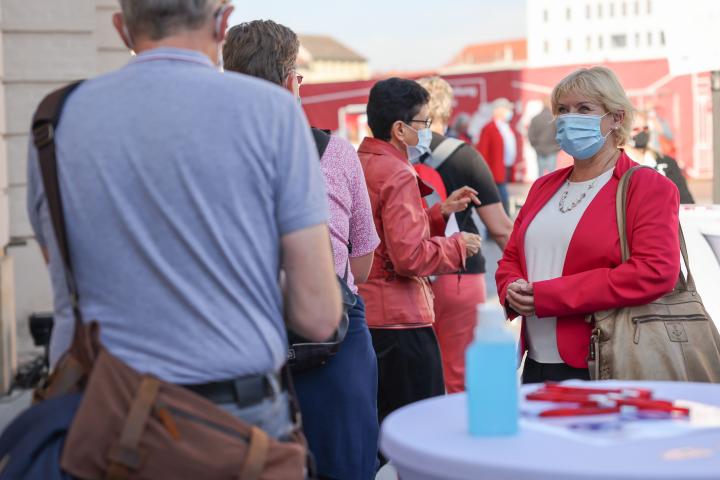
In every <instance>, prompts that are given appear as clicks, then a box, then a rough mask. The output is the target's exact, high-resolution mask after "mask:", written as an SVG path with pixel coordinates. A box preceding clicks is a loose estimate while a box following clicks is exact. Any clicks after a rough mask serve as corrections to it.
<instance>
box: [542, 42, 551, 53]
mask: <svg viewBox="0 0 720 480" xmlns="http://www.w3.org/2000/svg"><path fill="white" fill-rule="evenodd" d="M543 51H544V52H545V53H550V42H548V41H547V40H545V41H544V42H543Z"/></svg>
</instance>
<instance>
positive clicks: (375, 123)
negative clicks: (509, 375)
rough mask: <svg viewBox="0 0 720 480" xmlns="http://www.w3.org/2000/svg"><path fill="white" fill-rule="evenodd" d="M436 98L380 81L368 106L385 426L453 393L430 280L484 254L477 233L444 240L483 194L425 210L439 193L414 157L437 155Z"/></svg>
mask: <svg viewBox="0 0 720 480" xmlns="http://www.w3.org/2000/svg"><path fill="white" fill-rule="evenodd" d="M428 100H429V95H428V92H427V91H426V90H425V89H424V88H422V87H421V86H420V85H419V84H418V83H417V82H415V81H413V80H404V79H400V78H390V79H388V80H383V81H380V82H378V83H376V84H375V86H374V87H373V88H372V90H371V91H370V99H369V101H368V105H367V116H368V125H369V126H370V129H371V130H372V133H373V138H369V137H368V138H365V139H364V140H363V142H362V144H361V145H360V148H359V151H358V153H359V155H360V161H361V163H362V166H363V170H364V172H365V181H366V182H367V186H368V191H369V193H370V203H371V204H372V211H373V216H374V218H375V228H376V229H377V231H378V233H379V235H380V239H381V241H380V246H379V247H378V248H377V249H376V250H375V257H374V261H373V266H372V270H371V271H370V276H369V277H368V281H367V282H366V283H365V284H363V285H361V286H360V293H361V294H362V295H363V298H365V300H366V302H367V320H368V326H369V327H370V333H371V335H372V338H373V345H374V347H375V352H376V354H377V360H378V373H379V377H378V411H379V414H380V420H381V421H382V420H383V419H384V418H385V416H387V415H388V414H389V413H390V412H392V411H393V410H395V409H397V408H400V407H402V406H404V405H407V404H409V403H412V402H415V401H417V400H422V399H423V398H428V397H432V396H435V395H442V394H443V393H445V386H444V383H443V371H442V365H441V362H440V351H439V349H438V343H437V339H436V338H435V334H434V333H433V329H432V324H433V320H434V313H433V298H432V291H431V290H430V285H429V283H428V280H427V278H425V277H428V276H430V275H435V274H440V273H452V272H457V271H460V270H462V269H463V267H464V266H465V259H466V258H467V257H469V256H472V255H475V254H476V253H478V251H479V249H480V237H479V236H478V235H476V234H471V233H467V232H460V233H456V234H454V235H452V236H451V237H445V236H443V235H444V233H445V227H446V225H445V220H446V219H447V218H448V216H449V215H450V214H452V213H454V212H457V211H462V210H464V209H465V208H466V207H467V206H468V205H469V204H470V203H474V204H475V205H479V204H480V202H479V200H478V199H477V196H476V194H477V192H476V191H475V190H473V189H471V188H469V187H463V188H461V189H458V190H456V191H455V192H453V193H452V194H451V195H450V196H449V197H448V199H447V200H446V201H445V202H444V203H436V204H435V205H434V206H433V207H432V208H430V209H427V210H426V209H425V208H424V207H423V200H422V198H423V196H424V195H428V194H430V193H432V189H431V188H430V187H429V186H427V185H426V184H425V183H423V182H422V180H420V178H419V177H418V175H417V173H416V172H415V169H414V168H413V167H412V166H411V164H410V162H409V159H413V158H415V157H416V156H420V155H422V154H424V153H427V152H428V151H429V147H430V140H431V139H432V133H431V132H430V128H429V127H430V123H431V120H430V118H429V111H428Z"/></svg>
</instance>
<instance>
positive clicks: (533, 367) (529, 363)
mask: <svg viewBox="0 0 720 480" xmlns="http://www.w3.org/2000/svg"><path fill="white" fill-rule="evenodd" d="M563 380H590V372H589V371H588V369H587V368H575V367H571V366H570V365H568V364H567V363H540V362H536V361H535V360H533V359H532V358H530V357H527V358H526V359H525V368H523V373H522V383H543V382H548V381H550V382H561V381H563Z"/></svg>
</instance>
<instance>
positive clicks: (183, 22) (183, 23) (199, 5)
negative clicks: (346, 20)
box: [120, 0, 223, 40]
mask: <svg viewBox="0 0 720 480" xmlns="http://www.w3.org/2000/svg"><path fill="white" fill-rule="evenodd" d="M221 3H223V2H220V1H218V0H120V8H121V9H122V13H123V18H124V19H125V24H126V25H127V28H128V31H129V32H130V35H132V36H133V37H136V36H138V35H146V36H148V37H150V38H151V39H152V40H160V39H162V38H165V37H168V36H170V35H172V34H174V33H177V32H181V31H186V30H197V29H198V28H200V27H202V26H203V25H205V24H206V23H207V22H208V21H209V20H210V18H211V17H212V14H213V8H214V7H215V6H217V5H219V4H221Z"/></svg>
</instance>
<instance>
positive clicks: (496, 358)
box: [465, 304, 519, 437]
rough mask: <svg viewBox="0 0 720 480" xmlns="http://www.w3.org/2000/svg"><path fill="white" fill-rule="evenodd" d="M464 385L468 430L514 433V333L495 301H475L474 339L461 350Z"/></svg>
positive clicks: (481, 434)
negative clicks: (476, 311)
mask: <svg viewBox="0 0 720 480" xmlns="http://www.w3.org/2000/svg"><path fill="white" fill-rule="evenodd" d="M465 363H466V364H465V386H466V389H467V401H468V423H469V430H470V434H471V435H473V436H478V437H485V436H487V437H490V436H505V435H514V434H516V433H517V431H518V413H519V400H518V376H517V350H516V341H515V336H514V335H513V334H512V332H511V331H510V330H509V329H508V327H507V325H506V321H505V315H504V313H503V310H502V308H501V307H500V306H499V305H484V304H483V305H478V326H477V328H476V329H475V339H474V341H473V343H471V344H470V346H469V347H468V349H467V351H466V352H465Z"/></svg>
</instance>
